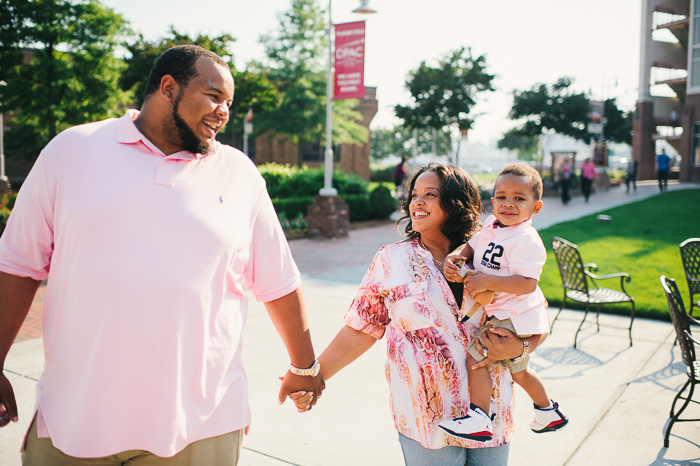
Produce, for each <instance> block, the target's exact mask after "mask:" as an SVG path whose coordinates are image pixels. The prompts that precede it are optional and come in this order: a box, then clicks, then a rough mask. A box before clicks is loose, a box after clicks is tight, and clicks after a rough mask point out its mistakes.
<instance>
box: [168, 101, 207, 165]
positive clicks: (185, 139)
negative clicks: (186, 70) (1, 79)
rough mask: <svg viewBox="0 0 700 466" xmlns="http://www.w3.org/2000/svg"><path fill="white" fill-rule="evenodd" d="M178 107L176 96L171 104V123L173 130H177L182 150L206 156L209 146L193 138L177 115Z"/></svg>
mask: <svg viewBox="0 0 700 466" xmlns="http://www.w3.org/2000/svg"><path fill="white" fill-rule="evenodd" d="M179 105H180V96H179V95H178V96H177V98H176V99H175V102H174V104H173V121H174V122H175V128H176V129H177V135H178V136H179V137H180V142H181V144H182V148H183V149H184V150H186V151H188V152H192V153H193V154H202V155H206V154H207V153H208V152H209V149H211V144H209V142H206V141H202V140H201V139H199V138H198V137H197V136H195V134H194V131H192V129H190V127H189V126H187V123H185V120H183V119H182V117H180V115H179V114H178V108H179Z"/></svg>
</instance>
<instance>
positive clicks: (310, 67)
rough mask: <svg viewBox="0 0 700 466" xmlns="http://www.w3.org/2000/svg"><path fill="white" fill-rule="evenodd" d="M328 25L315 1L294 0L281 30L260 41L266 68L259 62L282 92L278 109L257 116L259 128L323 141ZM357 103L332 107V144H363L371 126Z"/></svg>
mask: <svg viewBox="0 0 700 466" xmlns="http://www.w3.org/2000/svg"><path fill="white" fill-rule="evenodd" d="M325 31H326V22H325V20H324V14H323V11H322V10H321V9H320V8H319V6H318V3H317V1H316V0H293V1H292V5H291V8H290V10H289V11H287V12H285V13H283V14H282V15H280V17H279V29H278V30H277V31H276V32H274V33H271V34H269V35H265V36H263V37H261V41H262V43H263V45H264V47H265V51H266V55H267V65H263V64H256V65H255V66H256V67H257V69H258V70H260V71H262V72H265V73H266V74H267V75H268V76H269V78H270V80H271V81H272V82H273V84H274V85H275V86H276V88H277V89H278V91H279V100H278V102H277V105H276V107H275V108H273V109H271V110H267V111H264V112H262V113H261V114H260V115H258V116H257V117H256V130H260V131H271V132H273V133H276V134H280V135H283V136H284V137H285V138H286V139H288V140H290V141H292V142H294V143H299V142H301V141H309V142H314V141H319V140H322V138H323V135H324V133H325V126H326V97H327V96H326V66H327V61H326V60H325V59H324V57H325V55H324V54H325V51H326V50H327V49H326V32H325ZM357 103H358V101H357V100H339V101H335V102H334V103H333V141H334V143H351V144H361V143H364V142H365V141H366V140H367V138H368V131H367V128H365V127H363V126H362V125H360V124H359V123H358V121H360V119H361V115H360V113H359V112H357V111H355V110H354V108H355V107H356V106H357Z"/></svg>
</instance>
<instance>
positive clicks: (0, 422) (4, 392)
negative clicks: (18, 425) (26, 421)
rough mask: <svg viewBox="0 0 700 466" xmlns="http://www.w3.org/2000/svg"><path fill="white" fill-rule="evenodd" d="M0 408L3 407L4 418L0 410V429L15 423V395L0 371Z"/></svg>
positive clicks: (16, 418)
mask: <svg viewBox="0 0 700 466" xmlns="http://www.w3.org/2000/svg"><path fill="white" fill-rule="evenodd" d="M0 406H4V407H5V411H6V413H5V416H3V415H2V414H3V413H2V410H1V409H0V427H2V426H4V425H5V424H7V423H9V422H10V421H12V422H17V420H18V416H17V402H16V401H15V393H14V391H13V390H12V385H11V384H10V381H9V380H7V377H5V374H3V373H2V371H0Z"/></svg>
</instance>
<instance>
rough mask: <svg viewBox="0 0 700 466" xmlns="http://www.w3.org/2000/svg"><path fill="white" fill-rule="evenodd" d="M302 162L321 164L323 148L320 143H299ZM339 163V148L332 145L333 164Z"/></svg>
mask: <svg viewBox="0 0 700 466" xmlns="http://www.w3.org/2000/svg"><path fill="white" fill-rule="evenodd" d="M300 150H301V160H302V162H319V163H322V162H323V160H324V159H323V158H324V156H325V154H324V152H325V150H326V149H325V146H324V145H323V144H321V142H320V141H315V142H306V141H305V142H302V143H301V149H300ZM339 161H340V146H339V145H335V144H334V145H333V162H339Z"/></svg>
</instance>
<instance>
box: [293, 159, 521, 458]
mask: <svg viewBox="0 0 700 466" xmlns="http://www.w3.org/2000/svg"><path fill="white" fill-rule="evenodd" d="M409 189H410V191H409V192H410V198H409V199H407V200H406V201H405V202H404V203H403V205H402V206H401V207H402V212H403V214H404V216H403V218H402V219H400V220H399V223H401V222H405V233H406V236H407V237H408V239H407V240H406V241H402V242H399V243H396V244H392V245H388V246H385V247H383V248H381V249H380V250H379V252H377V255H376V256H375V258H374V260H373V261H372V264H371V265H370V267H369V270H368V271H367V273H366V275H365V277H364V279H363V280H362V284H361V285H360V290H359V291H358V293H357V296H356V297H355V300H354V301H353V303H352V305H351V307H350V310H349V311H348V312H347V314H346V316H345V324H346V325H345V327H343V328H342V329H341V330H340V332H339V333H338V335H337V336H336V337H335V339H334V340H333V342H331V344H330V345H329V346H328V348H327V349H326V350H325V351H324V352H323V354H322V355H321V356H320V357H319V362H320V365H321V376H322V377H323V379H324V380H328V379H329V378H330V377H331V376H332V375H334V374H335V373H336V372H338V371H339V370H340V369H342V368H343V367H345V366H346V365H348V364H350V363H351V362H352V361H354V360H355V359H356V358H357V357H359V356H360V355H361V354H363V353H364V352H365V351H367V350H368V349H369V348H370V347H371V346H372V345H373V344H374V342H375V341H376V340H378V339H380V338H382V337H383V336H385V335H386V338H387V357H388V359H387V363H386V368H385V372H386V378H387V381H388V383H389V392H390V395H391V410H392V413H393V416H394V424H395V426H396V429H397V430H398V432H399V441H400V443H401V448H402V450H403V453H404V458H405V461H406V465H407V466H414V465H415V466H418V465H421V466H423V465H427V464H436V465H437V464H439V465H444V464H449V465H452V464H454V465H459V466H462V465H469V466H486V465H488V466H491V465H493V466H495V465H505V464H507V462H508V442H509V441H510V439H511V437H512V435H513V417H512V413H513V388H512V385H513V384H512V379H511V376H510V373H509V372H508V371H507V370H505V369H504V368H502V367H500V366H491V367H490V368H489V370H490V371H491V376H492V377H493V380H494V383H493V392H492V395H491V412H492V413H495V414H496V417H495V420H494V423H493V439H492V440H491V441H490V442H486V443H484V442H473V441H470V440H463V439H458V438H455V437H451V436H448V435H446V434H445V433H443V431H442V430H441V429H439V428H438V423H439V422H440V421H442V420H443V419H450V418H458V417H462V416H465V415H466V413H467V410H468V408H469V393H468V388H467V380H466V377H467V369H466V365H465V364H466V352H465V348H466V347H467V343H468V342H469V340H470V339H471V338H472V337H473V335H474V333H475V332H476V330H477V329H478V328H479V326H480V324H481V321H482V320H484V319H482V317H481V316H479V315H475V316H472V318H471V319H469V320H468V321H467V322H464V323H462V322H460V318H459V307H460V306H461V303H462V296H463V285H462V284H461V283H459V284H454V283H448V282H447V281H446V280H445V278H444V276H443V274H442V264H443V261H444V258H445V256H446V255H447V254H449V253H450V252H451V251H452V250H454V249H455V248H456V247H457V246H459V245H461V244H462V243H464V242H466V241H467V240H468V239H469V238H470V237H471V236H472V235H473V234H474V233H475V232H476V231H477V230H478V228H480V227H481V224H480V223H479V213H480V211H481V196H480V194H479V189H478V187H477V185H476V183H474V181H473V180H472V179H471V177H470V176H469V175H468V174H467V173H466V172H465V171H464V170H462V169H460V168H458V167H454V166H447V165H442V164H430V165H428V166H426V167H423V168H422V169H421V170H419V171H418V172H417V173H416V174H415V175H414V177H413V179H412V180H411V183H410V188H409ZM478 312H480V311H478ZM484 345H485V347H486V349H487V350H488V355H489V358H487V359H486V360H485V362H486V364H488V363H490V360H491V359H493V360H498V359H506V358H515V357H517V356H520V354H521V353H522V343H521V342H520V340H519V339H518V338H517V337H516V336H515V335H513V334H512V333H510V332H507V333H505V334H501V332H499V333H490V335H489V338H487V339H484ZM480 349H481V350H482V351H483V349H484V348H480ZM486 364H484V365H486ZM306 400H309V401H310V397H306V398H304V399H301V400H300V399H298V400H296V403H297V406H298V407H299V406H300V403H301V408H302V409H301V410H303V408H304V406H305V404H304V403H306ZM309 409H310V407H309Z"/></svg>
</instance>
